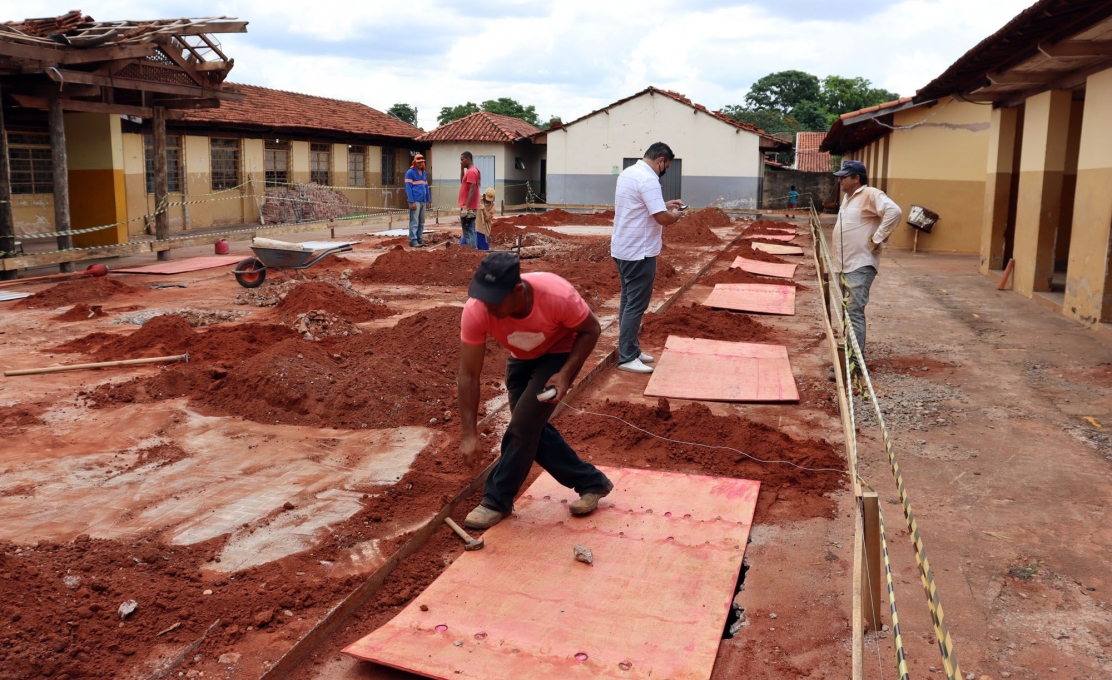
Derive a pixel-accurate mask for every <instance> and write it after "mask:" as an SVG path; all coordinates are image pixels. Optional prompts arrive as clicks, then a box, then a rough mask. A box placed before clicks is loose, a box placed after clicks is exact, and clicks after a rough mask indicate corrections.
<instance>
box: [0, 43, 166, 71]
mask: <svg viewBox="0 0 1112 680" xmlns="http://www.w3.org/2000/svg"><path fill="white" fill-rule="evenodd" d="M157 49H158V46H157V45H156V44H154V43H143V44H139V45H113V46H110V47H92V48H90V49H87V50H72V49H70V50H67V49H61V48H53V47H40V46H38V45H24V44H20V43H14V42H8V41H6V40H0V55H2V56H5V57H11V58H13V59H25V60H28V61H37V62H40V63H42V64H43V65H45V66H63V65H70V64H89V63H93V62H98V61H115V60H119V59H136V58H142V57H149V56H151V55H152V54H154V53H155V51H156V50H157Z"/></svg>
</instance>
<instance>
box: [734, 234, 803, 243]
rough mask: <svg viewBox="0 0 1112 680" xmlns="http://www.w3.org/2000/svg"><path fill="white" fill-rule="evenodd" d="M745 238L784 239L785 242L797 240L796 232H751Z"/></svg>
mask: <svg viewBox="0 0 1112 680" xmlns="http://www.w3.org/2000/svg"><path fill="white" fill-rule="evenodd" d="M745 238H747V239H755V238H759V239H764V240H766V241H783V242H784V243H787V242H788V241H793V240H795V234H749V235H748V236H746V237H745Z"/></svg>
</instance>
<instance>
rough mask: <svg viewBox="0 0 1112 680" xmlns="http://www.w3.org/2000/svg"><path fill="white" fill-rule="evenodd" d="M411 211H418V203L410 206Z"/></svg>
mask: <svg viewBox="0 0 1112 680" xmlns="http://www.w3.org/2000/svg"><path fill="white" fill-rule="evenodd" d="M409 209H410V210H416V209H417V204H416V203H410V204H409Z"/></svg>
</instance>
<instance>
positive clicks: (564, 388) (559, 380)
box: [548, 371, 571, 403]
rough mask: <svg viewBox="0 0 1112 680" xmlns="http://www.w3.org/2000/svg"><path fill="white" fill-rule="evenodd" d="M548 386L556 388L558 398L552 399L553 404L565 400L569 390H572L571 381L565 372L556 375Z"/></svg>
mask: <svg viewBox="0 0 1112 680" xmlns="http://www.w3.org/2000/svg"><path fill="white" fill-rule="evenodd" d="M548 384H549V385H551V386H552V387H555V388H556V396H555V397H552V399H551V400H550V401H551V402H552V403H556V402H558V401H560V400H561V399H563V398H564V395H566V394H567V393H568V390H570V389H571V379H570V378H569V377H568V376H566V375H564V372H563V371H560V372H559V373H557V374H556V375H554V376H552V378H550V379H549V381H548Z"/></svg>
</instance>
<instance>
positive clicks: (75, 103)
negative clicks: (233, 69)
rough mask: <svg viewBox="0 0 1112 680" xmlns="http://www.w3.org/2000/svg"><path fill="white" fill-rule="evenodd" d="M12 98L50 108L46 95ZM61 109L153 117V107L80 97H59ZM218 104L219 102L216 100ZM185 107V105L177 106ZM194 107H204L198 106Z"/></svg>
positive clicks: (176, 116)
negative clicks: (106, 102)
mask: <svg viewBox="0 0 1112 680" xmlns="http://www.w3.org/2000/svg"><path fill="white" fill-rule="evenodd" d="M11 97H12V99H13V100H15V103H16V104H19V105H20V106H22V107H23V108H25V109H38V110H40V111H49V110H50V100H49V99H48V98H47V97H35V96H32V95H27V94H13V95H12V96H11ZM60 101H61V102H62V110H63V111H76V112H79V113H112V114H119V115H121V116H135V117H136V118H154V109H153V108H152V107H149V106H128V105H126V104H105V103H103V102H87V101H84V100H81V99H61V100H60ZM197 101H200V102H211V101H214V100H211V99H200V100H197ZM217 106H219V102H217ZM177 108H185V107H177ZM196 108H205V106H198V107H196ZM166 117H167V118H170V119H173V120H181V119H183V118H185V114H184V113H183V112H181V111H170V112H167V115H166Z"/></svg>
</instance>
